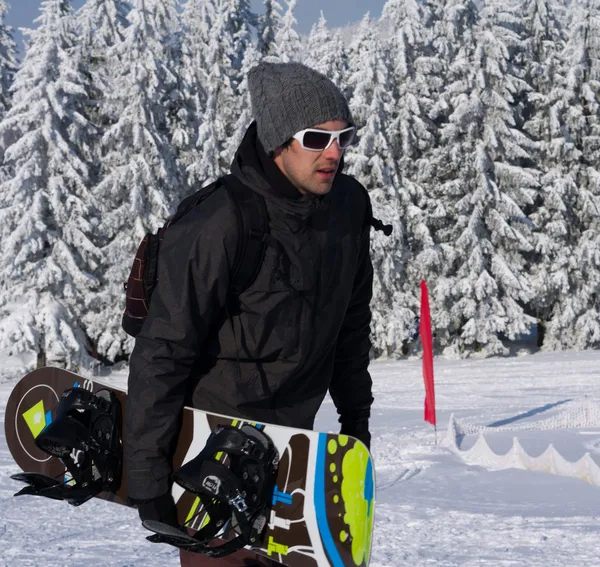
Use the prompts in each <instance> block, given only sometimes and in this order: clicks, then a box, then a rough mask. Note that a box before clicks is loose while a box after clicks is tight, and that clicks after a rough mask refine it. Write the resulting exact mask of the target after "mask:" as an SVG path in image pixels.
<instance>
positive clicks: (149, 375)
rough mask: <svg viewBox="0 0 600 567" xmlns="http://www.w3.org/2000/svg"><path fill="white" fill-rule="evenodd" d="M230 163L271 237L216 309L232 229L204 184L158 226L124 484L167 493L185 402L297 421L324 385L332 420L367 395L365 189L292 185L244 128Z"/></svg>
mask: <svg viewBox="0 0 600 567" xmlns="http://www.w3.org/2000/svg"><path fill="white" fill-rule="evenodd" d="M232 173H233V174H234V175H236V176H237V177H238V178H239V179H240V180H241V181H242V182H243V183H244V184H245V185H246V186H247V187H248V190H252V191H257V192H259V193H260V194H262V195H263V196H264V197H265V200H266V205H267V211H268V215H269V231H270V235H271V236H272V237H273V239H274V240H275V241H276V242H275V245H269V246H267V248H266V253H265V259H264V262H263V265H262V267H261V269H260V272H259V273H258V276H257V278H256V280H255V281H254V283H253V284H252V285H251V286H250V287H249V288H248V289H247V290H246V291H244V292H243V293H242V294H241V295H240V297H239V310H238V312H236V313H229V314H228V313H227V311H229V310H228V309H226V295H227V289H228V286H229V275H230V273H231V269H232V262H233V260H234V258H235V256H236V254H235V251H236V246H237V245H238V241H239V235H238V234H237V223H236V222H235V216H234V211H233V209H232V203H231V202H229V197H228V194H227V192H226V191H224V190H217V191H216V192H215V193H214V194H213V195H211V196H210V197H208V198H207V199H206V200H205V201H204V202H203V203H202V204H201V205H200V206H198V207H197V208H195V209H194V210H192V211H191V212H190V213H188V214H187V215H186V216H185V217H184V218H183V219H181V220H180V221H178V222H177V223H175V224H174V225H172V226H171V227H169V229H168V230H167V233H166V237H165V240H164V242H163V246H162V248H161V252H160V258H159V271H158V285H157V287H156V289H155V291H154V294H153V296H152V302H151V305H150V311H149V314H148V318H147V320H146V322H145V324H144V327H143V329H142V331H141V333H140V334H139V335H138V337H137V339H136V344H135V348H134V350H133V353H132V355H131V361H130V374H129V388H128V396H127V411H126V417H125V432H124V449H125V464H126V470H127V479H128V486H129V495H130V496H131V497H132V498H135V499H148V498H153V497H156V496H158V495H160V494H163V493H164V492H166V491H167V490H168V486H169V480H168V477H169V474H170V472H171V469H170V461H171V457H172V452H173V450H174V446H175V442H176V438H177V435H178V428H179V417H180V415H181V410H182V408H183V406H184V404H185V405H193V406H194V407H196V408H200V409H203V410H207V411H212V412H216V413H223V414H227V415H232V416H236V417H243V418H247V419H251V420H253V421H261V422H267V423H276V424H281V425H288V426H293V427H300V428H307V429H310V428H312V426H313V421H314V417H315V414H316V413H317V410H318V409H319V406H320V405H321V403H322V401H323V398H324V396H325V394H326V392H327V390H328V389H329V391H330V393H331V396H332V398H333V400H334V402H335V404H336V407H337V409H338V412H339V413H340V416H341V420H342V423H343V420H344V418H345V419H346V421H348V420H352V419H354V417H355V416H356V415H362V416H363V417H364V416H365V415H366V416H367V417H368V412H369V409H370V406H371V403H372V395H371V378H370V375H369V372H368V370H367V367H368V365H369V350H370V347H371V343H370V340H369V324H370V320H371V312H370V309H369V303H370V301H371V294H372V282H373V269H372V265H371V260H370V257H369V240H370V230H369V228H370V227H369V223H368V221H369V220H370V219H369V214H368V211H369V210H370V209H369V207H368V195H367V192H366V191H365V189H364V188H363V187H362V186H361V185H360V184H359V183H358V182H357V181H356V180H355V179H353V178H352V177H349V176H347V175H344V174H341V173H338V175H337V176H336V179H335V181H334V184H333V187H332V190H331V191H330V193H329V194H327V195H325V196H322V197H315V196H307V195H301V194H300V193H299V192H298V191H297V189H296V188H295V187H294V186H293V185H291V183H290V182H289V181H288V179H287V178H286V177H285V176H284V175H283V174H282V173H281V172H280V170H279V168H278V167H277V166H276V164H275V163H274V162H273V160H272V159H270V158H269V157H268V156H267V155H266V154H265V152H264V150H263V149H262V146H261V145H260V143H259V142H258V140H257V137H256V128H255V126H254V125H253V126H251V127H250V129H249V130H248V133H247V134H246V137H245V138H244V141H243V142H242V144H241V146H240V148H239V150H238V152H237V155H236V157H235V160H234V163H233V166H232Z"/></svg>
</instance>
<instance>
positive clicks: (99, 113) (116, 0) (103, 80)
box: [73, 0, 130, 184]
mask: <svg viewBox="0 0 600 567" xmlns="http://www.w3.org/2000/svg"><path fill="white" fill-rule="evenodd" d="M129 9H130V6H129V4H127V3H126V2H124V1H123V0H87V2H85V4H83V6H82V7H81V8H80V9H79V11H78V12H77V13H76V26H77V42H76V44H75V45H74V52H73V55H74V56H77V57H78V58H79V61H80V65H81V68H82V69H83V71H84V76H85V77H86V82H85V85H84V86H85V88H86V91H87V99H88V100H87V104H86V107H85V111H86V117H87V118H88V119H89V120H90V121H91V122H92V123H94V124H95V125H96V126H97V132H96V133H97V135H96V136H95V137H94V140H93V141H92V144H91V155H90V156H89V161H90V162H91V163H92V164H93V169H92V177H91V182H92V184H96V183H97V181H98V180H97V174H98V171H99V169H100V165H99V164H100V160H101V159H102V149H101V147H100V146H101V144H100V141H101V137H102V133H103V132H104V130H105V129H106V128H108V127H110V125H112V124H114V122H115V120H116V117H117V116H118V114H119V111H120V110H121V109H120V108H118V107H117V106H115V104H114V100H115V99H114V91H115V89H116V85H115V79H116V77H115V69H119V68H120V67H121V65H120V61H119V60H118V59H117V58H116V56H115V55H116V50H115V49H114V47H115V46H116V45H117V44H118V43H120V42H121V41H123V32H124V29H125V27H126V26H127V13H128V11H129Z"/></svg>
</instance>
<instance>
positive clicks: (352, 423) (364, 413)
mask: <svg viewBox="0 0 600 567" xmlns="http://www.w3.org/2000/svg"><path fill="white" fill-rule="evenodd" d="M370 414H371V411H370V408H369V409H364V410H360V411H356V412H353V413H348V414H346V413H344V414H342V415H341V416H340V423H341V424H342V429H341V431H340V433H341V434H342V435H350V436H351V437H355V438H356V439H358V440H359V441H362V442H363V443H364V444H365V445H366V446H367V449H370V448H371V434H370V433H369V417H370Z"/></svg>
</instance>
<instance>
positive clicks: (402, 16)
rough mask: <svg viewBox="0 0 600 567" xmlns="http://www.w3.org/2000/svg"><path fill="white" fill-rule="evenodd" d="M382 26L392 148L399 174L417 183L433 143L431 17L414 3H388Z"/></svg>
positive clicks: (391, 0)
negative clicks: (389, 66) (386, 52)
mask: <svg viewBox="0 0 600 567" xmlns="http://www.w3.org/2000/svg"><path fill="white" fill-rule="evenodd" d="M381 18H382V23H383V24H384V25H385V26H386V29H387V33H388V34H389V40H388V49H389V51H390V59H391V62H392V81H391V84H392V88H393V101H394V103H393V106H392V109H391V113H390V116H389V117H388V120H389V121H390V122H391V124H390V126H389V133H390V140H392V149H393V152H394V155H395V156H397V159H398V168H399V170H400V171H401V172H402V174H403V175H404V176H406V177H408V178H410V179H413V180H415V181H416V177H417V173H418V168H419V162H420V159H421V158H422V157H423V156H424V153H426V152H427V150H430V149H431V148H432V146H433V144H434V136H433V133H432V130H433V124H432V122H431V121H430V120H429V118H428V113H429V111H430V109H431V108H432V105H433V103H432V96H431V93H430V88H429V84H430V81H429V77H428V75H429V73H428V72H427V71H429V70H430V66H429V65H428V58H427V56H426V55H427V54H426V49H427V47H428V46H427V42H428V37H427V27H428V26H429V25H430V20H431V14H430V13H429V12H428V10H427V8H426V7H425V6H424V5H423V4H422V3H421V2H419V1H417V0H406V1H405V0H388V1H387V2H386V4H385V6H384V7H383V12H382V16H381Z"/></svg>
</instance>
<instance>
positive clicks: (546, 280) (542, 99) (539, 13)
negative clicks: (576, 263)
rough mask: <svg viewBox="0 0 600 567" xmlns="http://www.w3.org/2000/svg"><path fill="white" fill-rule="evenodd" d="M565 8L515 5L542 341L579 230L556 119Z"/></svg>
mask: <svg viewBox="0 0 600 567" xmlns="http://www.w3.org/2000/svg"><path fill="white" fill-rule="evenodd" d="M563 11H564V6H563V5H562V3H559V2H557V1H556V0H526V1H525V2H517V3H516V4H515V7H514V13H515V14H516V16H518V17H519V18H520V20H519V28H518V29H519V31H520V36H521V38H520V39H521V47H520V49H519V51H518V56H519V59H520V61H519V62H518V63H517V68H519V70H520V73H521V76H522V77H523V78H524V79H525V80H526V81H527V83H528V84H529V86H530V87H531V90H530V91H529V92H528V93H526V98H525V99H524V101H523V113H522V116H523V120H522V129H523V131H524V132H526V133H527V134H528V135H529V136H530V137H531V138H532V139H533V140H534V141H535V142H536V143H537V147H536V148H535V150H533V151H531V152H530V154H531V156H532V159H533V161H534V162H535V164H536V167H537V168H538V169H539V170H540V174H541V177H540V191H539V194H538V195H537V198H536V199H535V202H534V204H533V206H532V207H531V211H530V213H529V217H530V218H531V220H532V221H533V223H534V226H535V229H534V233H533V238H534V246H535V249H534V251H533V252H532V253H530V254H529V271H530V274H531V284H532V291H533V293H532V297H531V300H530V301H529V305H528V310H529V312H530V313H531V315H533V316H534V317H535V318H536V319H537V320H538V334H537V336H538V344H540V345H541V344H542V342H543V340H544V334H545V333H544V329H545V326H546V324H547V322H548V321H549V320H550V318H551V317H552V313H553V312H554V311H555V309H556V307H557V304H558V303H560V302H561V301H562V298H563V296H564V294H565V293H566V292H568V289H567V288H565V281H566V280H565V278H564V270H565V268H566V265H567V264H568V262H569V258H570V256H571V248H572V244H573V239H574V235H575V234H576V232H577V228H576V226H575V225H574V224H573V223H574V220H575V219H574V218H573V216H572V210H573V209H572V205H571V203H572V201H573V199H574V198H576V187H575V184H574V182H573V178H572V176H571V172H570V167H571V163H572V160H573V157H575V156H574V155H573V151H572V150H573V146H572V145H570V144H569V142H568V140H567V138H566V137H565V136H564V132H563V128H562V124H561V122H562V120H561V118H560V116H561V114H562V111H561V107H562V106H563V105H564V103H565V97H564V88H565V69H564V67H563V65H562V63H561V59H560V55H561V53H562V51H563V49H564V44H565V38H564V31H563V27H562V24H561V23H560V22H561V20H563V19H564V18H562V17H561V13H562V12H563ZM569 155H570V157H569Z"/></svg>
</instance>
